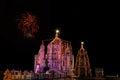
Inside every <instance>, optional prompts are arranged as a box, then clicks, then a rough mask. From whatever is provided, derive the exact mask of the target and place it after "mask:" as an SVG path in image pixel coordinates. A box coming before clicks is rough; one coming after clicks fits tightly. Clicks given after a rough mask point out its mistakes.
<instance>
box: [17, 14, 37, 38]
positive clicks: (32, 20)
mask: <svg viewBox="0 0 120 80" xmlns="http://www.w3.org/2000/svg"><path fill="white" fill-rule="evenodd" d="M18 21H19V23H18V27H19V29H21V30H22V32H23V33H24V35H25V36H28V34H30V35H33V34H35V33H36V32H38V29H39V26H38V25H37V20H36V17H35V16H33V15H31V14H30V13H26V14H22V15H21V17H20V19H18Z"/></svg>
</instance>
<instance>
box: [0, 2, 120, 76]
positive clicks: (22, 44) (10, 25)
mask: <svg viewBox="0 0 120 80" xmlns="http://www.w3.org/2000/svg"><path fill="white" fill-rule="evenodd" d="M24 12H30V13H32V14H34V15H35V16H36V17H37V18H38V25H39V27H40V29H39V32H38V33H37V34H36V35H35V37H34V38H32V39H25V38H24V37H23V35H22V33H21V32H20V31H19V29H18V26H17V24H16V19H17V16H18V15H20V14H21V13H24ZM0 14H1V15H0V20H1V22H0V69H1V70H5V69H6V68H7V67H8V68H10V69H13V68H14V69H22V70H24V69H33V66H34V65H33V62H34V55H35V54H37V52H38V50H39V46H40V44H41V40H42V39H51V38H53V37H54V34H55V29H56V28H59V29H60V31H61V33H60V37H61V38H62V39H65V40H69V41H71V43H72V46H73V53H74V55H76V54H77V51H78V49H79V48H80V41H84V42H85V48H86V50H87V51H88V55H89V59H90V63H91V67H92V69H93V72H94V68H95V67H103V68H104V70H105V73H106V74H116V73H120V69H119V68H120V63H119V61H120V58H119V53H120V50H119V45H120V42H119V40H120V39H119V34H120V32H119V29H118V27H119V24H118V5H117V4H115V3H113V2H87V1H86V2H78V1H69V2H64V1H59V2H53V1H46V0H42V1H40V0H31V1H30V0H12V1H10V0H8V1H7V0H2V1H1V2H0Z"/></svg>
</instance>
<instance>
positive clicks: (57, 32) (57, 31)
mask: <svg viewBox="0 0 120 80" xmlns="http://www.w3.org/2000/svg"><path fill="white" fill-rule="evenodd" d="M58 34H59V30H58V29H57V30H56V34H55V37H58Z"/></svg>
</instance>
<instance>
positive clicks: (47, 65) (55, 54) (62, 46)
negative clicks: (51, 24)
mask: <svg viewBox="0 0 120 80" xmlns="http://www.w3.org/2000/svg"><path fill="white" fill-rule="evenodd" d="M58 33H59V31H56V34H55V38H54V39H52V40H50V42H49V43H48V44H47V45H45V44H44V43H45V42H46V40H43V41H42V43H41V45H40V49H39V51H38V54H37V55H35V59H34V72H35V73H46V74H49V73H50V72H51V71H54V72H55V73H57V74H60V73H67V74H70V75H72V74H73V70H74V55H73V54H72V46H71V42H70V41H66V40H62V39H60V38H59V37H58Z"/></svg>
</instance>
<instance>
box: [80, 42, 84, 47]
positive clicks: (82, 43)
mask: <svg viewBox="0 0 120 80" xmlns="http://www.w3.org/2000/svg"><path fill="white" fill-rule="evenodd" d="M83 45H84V42H83V41H82V42H81V49H84V47H83Z"/></svg>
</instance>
